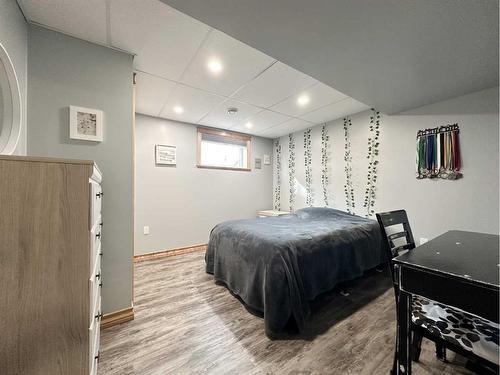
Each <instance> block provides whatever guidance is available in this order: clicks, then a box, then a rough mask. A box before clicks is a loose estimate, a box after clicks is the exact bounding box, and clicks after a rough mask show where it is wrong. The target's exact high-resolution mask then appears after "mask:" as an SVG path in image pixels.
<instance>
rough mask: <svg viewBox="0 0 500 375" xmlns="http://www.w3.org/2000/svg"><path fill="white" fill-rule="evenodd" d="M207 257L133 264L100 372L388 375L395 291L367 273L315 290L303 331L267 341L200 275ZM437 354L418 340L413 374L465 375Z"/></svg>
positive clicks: (254, 322)
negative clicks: (127, 301)
mask: <svg viewBox="0 0 500 375" xmlns="http://www.w3.org/2000/svg"><path fill="white" fill-rule="evenodd" d="M204 264H205V262H204V253H192V254H185V255H179V256H175V257H169V258H163V259H158V260H151V261H145V262H141V263H136V264H135V266H134V267H135V307H134V310H135V320H133V321H131V322H128V323H124V324H122V325H119V326H115V327H111V328H108V329H106V330H104V331H103V332H102V333H101V362H100V364H99V374H100V375H105V374H109V375H111V374H120V375H123V374H124V375H126V374H141V375H143V374H144V375H147V374H217V375H219V374H294V375H299V374H300V375H305V374H367V375H368V374H388V373H389V370H390V368H391V366H392V359H393V345H394V332H395V328H394V327H395V310H394V296H393V291H392V289H391V285H390V282H389V278H388V275H387V274H385V273H377V272H373V273H371V274H370V275H368V276H365V277H363V278H361V279H359V280H357V281H356V282H353V283H350V284H349V285H348V287H347V288H348V291H349V292H350V295H349V296H347V297H344V296H342V295H340V294H339V292H338V291H333V292H331V293H329V294H326V295H324V296H321V297H320V298H319V300H318V301H317V302H315V303H314V306H313V310H314V313H313V316H312V319H311V320H310V321H309V322H308V325H307V329H306V331H305V332H304V333H303V334H301V335H300V336H290V337H288V338H286V339H284V340H277V341H271V340H269V339H268V338H267V337H266V335H265V334H264V321H263V320H262V318H259V317H256V316H254V315H251V314H250V313H249V312H247V310H246V309H245V308H244V306H243V305H242V304H241V302H240V301H239V300H238V299H236V298H235V297H234V296H232V295H231V294H230V293H229V291H228V290H227V289H226V288H225V287H223V286H220V285H216V284H215V283H214V281H213V278H212V276H210V275H207V274H206V273H205V271H204ZM448 357H449V360H450V363H448V364H444V363H442V362H440V361H438V360H437V359H436V358H435V356H434V346H433V344H432V343H430V342H428V341H427V340H426V339H424V343H423V345H422V355H421V360H420V363H414V366H413V371H414V374H444V373H449V374H452V373H453V374H470V372H469V371H467V370H465V368H464V367H463V363H464V359H463V358H461V357H459V356H458V355H457V356H455V355H454V354H453V353H451V352H448Z"/></svg>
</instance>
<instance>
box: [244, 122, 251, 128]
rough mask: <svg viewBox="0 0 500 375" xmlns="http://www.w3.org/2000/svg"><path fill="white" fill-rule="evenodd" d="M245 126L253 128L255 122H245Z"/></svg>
mask: <svg viewBox="0 0 500 375" xmlns="http://www.w3.org/2000/svg"><path fill="white" fill-rule="evenodd" d="M245 127H246V128H247V129H252V128H253V124H252V123H251V122H247V123H246V124H245Z"/></svg>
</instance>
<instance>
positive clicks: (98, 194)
mask: <svg viewBox="0 0 500 375" xmlns="http://www.w3.org/2000/svg"><path fill="white" fill-rule="evenodd" d="M95 196H96V197H97V198H101V197H102V196H104V193H103V192H102V191H101V192H100V193H97V194H96V195H95Z"/></svg>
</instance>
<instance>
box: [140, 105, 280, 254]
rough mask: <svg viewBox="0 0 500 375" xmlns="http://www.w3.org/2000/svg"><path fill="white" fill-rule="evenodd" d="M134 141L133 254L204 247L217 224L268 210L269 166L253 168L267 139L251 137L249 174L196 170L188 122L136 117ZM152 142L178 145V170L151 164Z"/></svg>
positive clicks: (269, 145)
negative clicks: (148, 228) (145, 228)
mask: <svg viewBox="0 0 500 375" xmlns="http://www.w3.org/2000/svg"><path fill="white" fill-rule="evenodd" d="M135 139H136V149H135V151H136V154H135V165H136V168H135V171H136V178H135V181H136V187H135V253H136V254H144V253H148V252H154V251H161V250H168V249H173V248H177V247H184V246H191V245H196V244H204V243H207V242H208V237H209V234H210V230H211V229H212V228H213V227H214V226H215V225H216V224H217V223H219V222H222V221H225V220H230V219H242V218H250V217H255V216H256V214H257V211H258V210H262V209H270V208H272V166H271V165H264V164H262V169H254V168H253V161H254V159H255V158H261V159H262V158H263V155H264V154H269V155H271V154H272V141H271V140H270V139H264V138H258V137H253V138H252V171H251V172H240V171H224V170H212V169H201V168H196V142H197V131H196V126H195V125H192V124H186V123H180V122H175V121H170V120H163V119H159V118H155V117H149V116H144V115H139V114H137V115H136V137H135ZM156 144H166V145H173V146H177V166H175V167H171V166H155V155H154V147H155V145H156ZM146 225H147V226H149V227H150V234H149V235H144V234H143V227H144V226H146Z"/></svg>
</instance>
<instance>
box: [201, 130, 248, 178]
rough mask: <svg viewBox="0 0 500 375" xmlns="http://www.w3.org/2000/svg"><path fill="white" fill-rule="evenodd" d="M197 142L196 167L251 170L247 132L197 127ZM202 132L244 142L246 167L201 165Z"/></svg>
mask: <svg viewBox="0 0 500 375" xmlns="http://www.w3.org/2000/svg"><path fill="white" fill-rule="evenodd" d="M197 130H198V131H197V144H196V167H197V168H204V169H220V170H225V171H243V172H251V171H252V168H251V167H250V166H251V157H250V156H251V146H252V137H251V136H250V135H247V134H242V133H236V132H230V131H225V130H218V129H211V128H198V129H197ZM203 134H212V135H217V136H219V137H223V138H227V139H233V140H238V141H244V142H246V148H247V167H246V168H236V167H222V166H216V165H203V164H201V141H202V137H203Z"/></svg>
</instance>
